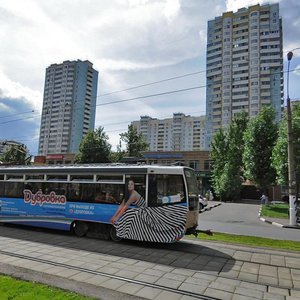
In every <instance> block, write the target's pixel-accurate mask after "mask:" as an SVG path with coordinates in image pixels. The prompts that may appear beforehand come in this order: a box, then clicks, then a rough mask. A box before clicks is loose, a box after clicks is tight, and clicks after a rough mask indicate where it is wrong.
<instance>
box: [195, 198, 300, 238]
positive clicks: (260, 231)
mask: <svg viewBox="0 0 300 300" xmlns="http://www.w3.org/2000/svg"><path fill="white" fill-rule="evenodd" d="M215 203H216V202H213V201H210V202H209V204H208V207H209V206H212V205H214V204H215ZM259 209H260V205H258V204H245V203H222V204H221V205H220V206H218V207H215V208H212V209H211V210H208V211H204V212H203V213H201V214H199V222H198V224H199V226H198V227H199V228H200V229H211V230H212V231H216V232H223V233H232V234H240V235H250V236H259V237H267V238H273V239H279V240H292V241H300V230H299V229H293V228H281V227H278V226H275V225H272V224H268V223H265V222H263V221H261V220H260V219H259V218H258V213H259Z"/></svg>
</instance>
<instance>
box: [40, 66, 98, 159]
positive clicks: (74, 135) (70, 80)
mask: <svg viewBox="0 0 300 300" xmlns="http://www.w3.org/2000/svg"><path fill="white" fill-rule="evenodd" d="M97 85H98V72H97V71H96V70H95V69H93V64H92V63H91V62H89V61H81V60H77V61H64V62H63V63H62V64H52V65H50V66H49V67H48V68H47V69H46V76H45V87H44V99H43V110H42V119H41V128H40V139H39V150H38V155H44V156H47V155H48V154H64V153H77V152H78V149H79V144H80V142H81V140H82V138H83V137H84V135H85V134H86V133H87V132H88V131H89V130H94V126H95V113H96V100H97Z"/></svg>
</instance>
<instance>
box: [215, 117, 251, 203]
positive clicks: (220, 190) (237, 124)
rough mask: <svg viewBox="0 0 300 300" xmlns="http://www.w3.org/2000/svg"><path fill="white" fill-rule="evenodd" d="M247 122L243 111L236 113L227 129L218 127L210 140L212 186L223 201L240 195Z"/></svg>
mask: <svg viewBox="0 0 300 300" xmlns="http://www.w3.org/2000/svg"><path fill="white" fill-rule="evenodd" d="M247 122H248V118H247V114H246V113H245V112H242V113H240V114H237V115H236V116H235V117H234V119H233V121H232V122H231V124H230V125H229V127H228V129H227V130H226V131H225V130H223V129H220V130H219V132H217V134H216V135H215V136H214V139H213V142H212V150H211V154H210V157H211V159H212V161H213V170H212V186H213V189H214V191H215V193H216V195H217V196H218V197H219V198H220V199H221V200H223V201H227V200H234V199H236V198H238V197H239V195H240V191H241V187H242V181H243V179H242V155H243V149H244V143H243V133H244V130H245V128H246V126H247Z"/></svg>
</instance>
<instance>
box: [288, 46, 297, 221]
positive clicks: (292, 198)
mask: <svg viewBox="0 0 300 300" xmlns="http://www.w3.org/2000/svg"><path fill="white" fill-rule="evenodd" d="M292 57H293V52H292V51H290V52H289V53H288V54H287V59H288V72H287V99H286V106H287V127H288V128H287V131H288V168H289V205H290V225H291V226H296V225H297V198H296V191H295V183H296V182H295V160H294V145H293V140H294V139H293V127H292V110H291V100H290V95H289V77H290V62H291V59H292Z"/></svg>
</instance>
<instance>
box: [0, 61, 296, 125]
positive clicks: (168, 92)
mask: <svg viewBox="0 0 300 300" xmlns="http://www.w3.org/2000/svg"><path fill="white" fill-rule="evenodd" d="M299 70H300V67H299V68H295V69H292V70H289V71H282V72H277V73H273V74H272V75H275V74H281V73H287V72H293V71H299ZM206 87H208V85H201V86H195V87H189V88H185V89H179V90H173V91H166V92H162V93H157V94H151V95H144V96H138V97H134V98H128V99H121V100H116V101H110V102H105V103H99V104H95V105H94V106H91V107H97V106H105V105H111V104H116V103H123V102H128V101H134V100H139V99H146V98H151V97H156V96H163V95H168V94H173V93H180V92H186V91H190V90H195V89H200V88H206ZM136 88H138V86H137V87H136ZM116 92H117V91H116ZM97 97H98V96H97ZM41 116H42V114H39V115H38V116H34V117H26V118H20V119H15V120H9V121H5V122H0V125H2V124H6V123H11V122H15V121H22V120H27V119H33V118H40V117H41Z"/></svg>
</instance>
